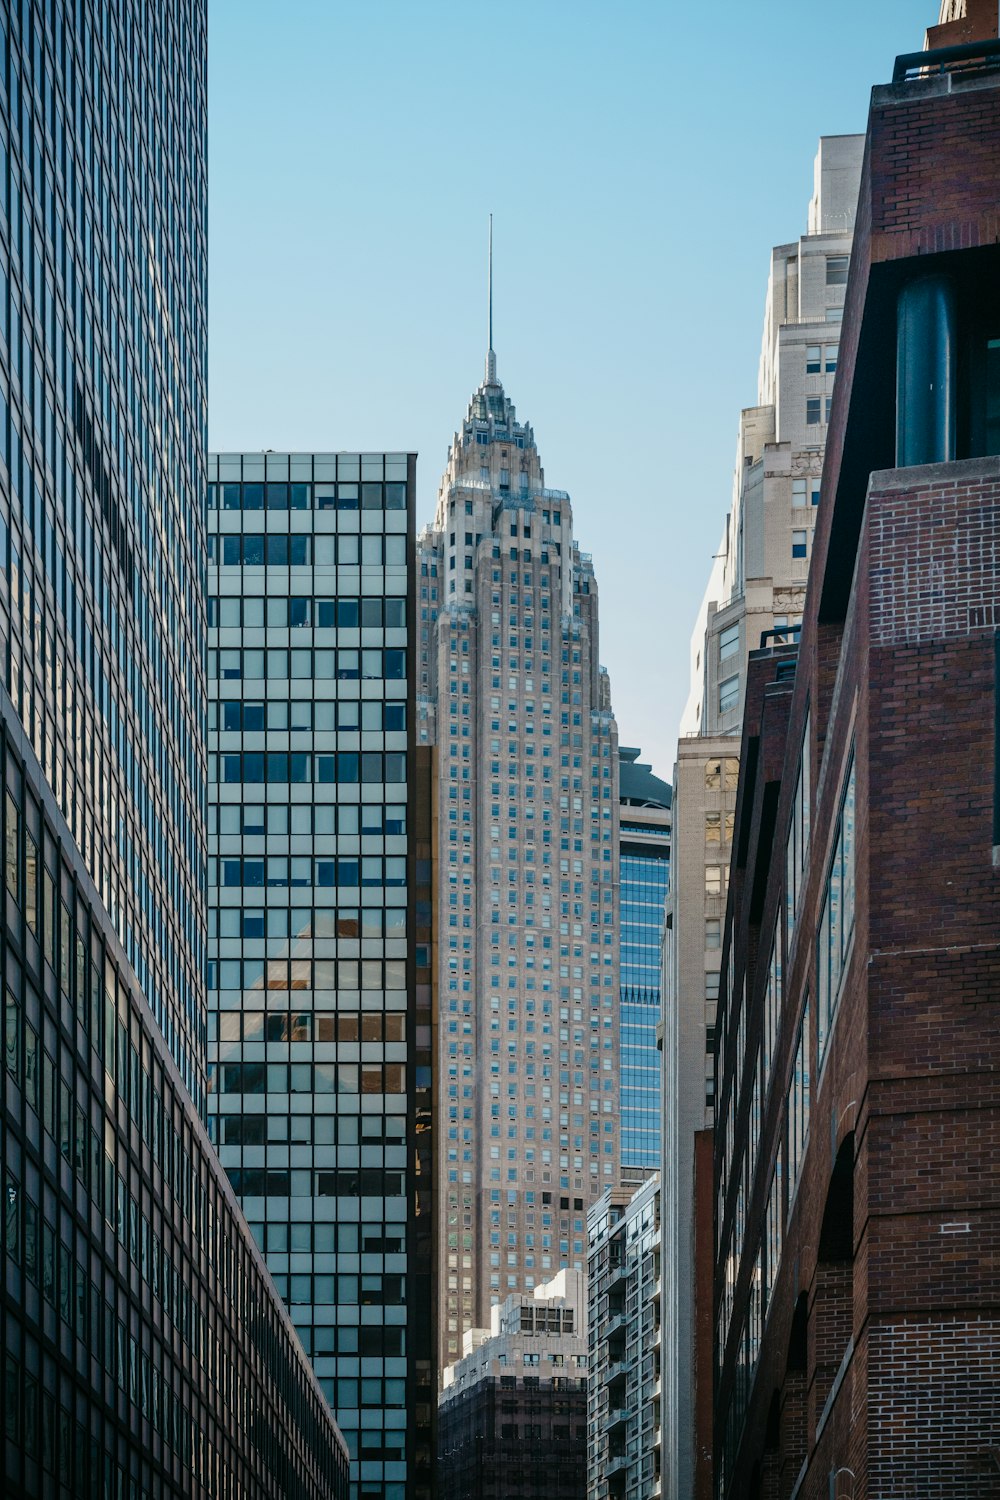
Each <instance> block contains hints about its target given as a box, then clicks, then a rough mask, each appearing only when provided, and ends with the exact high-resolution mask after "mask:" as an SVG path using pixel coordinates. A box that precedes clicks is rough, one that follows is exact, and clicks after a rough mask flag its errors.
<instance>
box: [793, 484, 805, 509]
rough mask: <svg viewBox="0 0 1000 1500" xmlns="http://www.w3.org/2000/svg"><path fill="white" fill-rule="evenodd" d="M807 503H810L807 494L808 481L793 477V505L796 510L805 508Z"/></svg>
mask: <svg viewBox="0 0 1000 1500" xmlns="http://www.w3.org/2000/svg"><path fill="white" fill-rule="evenodd" d="M807 503H808V496H807V492H806V481H805V480H804V479H793V480H792V507H793V509H795V510H801V509H803V508H804V507H805V505H806V504H807Z"/></svg>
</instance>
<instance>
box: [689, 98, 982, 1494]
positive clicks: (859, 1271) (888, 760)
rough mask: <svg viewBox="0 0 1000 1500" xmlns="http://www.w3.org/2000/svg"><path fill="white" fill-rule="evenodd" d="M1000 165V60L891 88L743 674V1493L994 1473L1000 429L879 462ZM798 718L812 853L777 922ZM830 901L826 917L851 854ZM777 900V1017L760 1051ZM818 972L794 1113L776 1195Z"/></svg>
mask: <svg viewBox="0 0 1000 1500" xmlns="http://www.w3.org/2000/svg"><path fill="white" fill-rule="evenodd" d="M945 82H947V81H945ZM963 90H964V92H963ZM959 143H960V144H959ZM958 163H960V164H961V165H960V168H959V166H958V165H957V164H958ZM998 188H1000V87H998V85H997V80H996V77H995V75H990V76H988V77H986V78H979V79H978V80H977V81H976V82H975V83H974V84H971V83H970V84H965V85H960V86H957V87H956V89H955V91H953V92H949V91H948V89H947V88H944V87H942V86H941V83H940V81H939V80H918V81H916V82H915V83H913V84H909V85H901V86H898V87H896V88H893V89H891V90H885V91H876V96H875V101H874V106H873V112H872V117H871V122H870V127H869V145H868V152H867V157H866V167H865V172H864V176H863V185H862V204H861V212H860V214H859V224H860V226H861V228H860V231H859V234H858V237H857V239H856V241H855V250H854V257H853V260H852V267H851V280H850V285H849V288H848V311H847V315H846V319H845V326H844V334H843V340H842V359H843V362H842V365H841V373H840V374H839V375H838V387H837V391H836V394H835V397H834V412H833V422H832V425H831V435H830V441H829V444H828V448H827V459H826V469H825V472H824V477H823V496H824V500H823V505H822V506H821V512H820V517H819V521H818V525H817V535H816V541H815V546H814V554H813V560H812V569H811V573H810V583H809V596H808V599H807V605H806V614H805V620H804V624H803V631H802V641H801V647H800V650H799V654H798V661H797V666H796V669H795V674H794V681H793V680H792V678H791V676H790V672H789V664H788V661H787V652H785V653H782V652H777V651H770V652H759V653H755V655H754V656H753V657H752V658H751V667H750V674H749V679H748V685H747V712H746V718H745V723H744V740H743V747H742V751H741V767H743V768H744V769H743V770H742V771H741V787H740V794H739V804H738V808H737V827H736V835H735V840H734V851H735V852H734V863H733V870H732V878H731V894H730V905H729V912H728V917H727V931H726V939H725V943H724V952H723V972H724V975H725V974H726V972H727V970H728V972H729V974H730V975H731V981H729V982H724V993H723V995H722V997H721V1000H720V1029H721V1031H722V1034H723V1039H722V1043H721V1050H720V1076H719V1080H718V1093H719V1109H718V1125H717V1130H716V1141H715V1163H716V1186H717V1195H718V1197H717V1226H716V1232H717V1237H718V1245H719V1250H718V1259H717V1264H716V1286H715V1307H716V1314H717V1325H716V1326H717V1341H718V1342H717V1357H718V1358H719V1361H720V1378H719V1383H718V1386H717V1399H716V1426H715V1455H716V1474H717V1476H718V1478H717V1489H718V1492H719V1493H720V1494H722V1495H725V1496H731V1497H740V1500H744V1497H747V1500H754V1497H761V1500H792V1497H793V1496H794V1497H796V1500H829V1497H830V1496H831V1495H833V1496H835V1497H838V1500H863V1497H864V1500H868V1497H871V1500H874V1497H876V1496H877V1497H880V1500H882V1497H884V1500H888V1497H893V1500H895V1497H899V1500H903V1497H910V1496H912V1497H914V1500H916V1497H920V1500H924V1497H930V1500H986V1497H996V1496H1000V1024H998V1023H1000V872H998V870H997V869H996V868H995V867H994V864H993V816H994V807H993V798H994V776H993V768H994V748H995V747H994V696H995V692H996V691H997V687H996V683H995V665H994V650H995V648H994V635H995V631H996V629H997V626H998V622H1000V567H998V563H1000V459H997V458H969V459H964V460H961V461H956V462H951V463H942V464H935V465H928V466H927V467H924V468H919V469H916V468H914V469H900V470H891V469H889V468H888V464H889V463H891V462H892V456H891V455H892V452H893V446H892V422H893V408H892V399H891V398H892V392H893V389H894V386H893V384H892V370H893V363H892V361H893V354H892V345H891V337H892V331H893V330H894V326H895V325H894V317H895V301H896V296H897V292H898V289H899V287H900V286H901V285H902V284H903V283H904V282H905V279H906V278H907V276H915V275H918V274H922V273H923V272H924V270H925V268H926V267H927V266H929V265H932V264H933V265H944V266H946V267H947V268H948V269H949V273H950V274H954V275H955V276H956V277H957V278H958V279H959V282H960V290H961V294H962V296H964V297H965V298H966V302H967V306H968V308H969V309H971V314H970V316H972V317H973V318H974V317H975V310H976V308H977V307H978V306H983V307H985V306H986V304H987V300H988V297H989V296H990V295H991V294H990V293H989V291H988V290H987V289H988V287H989V285H990V284H991V282H995V280H996V278H997V276H998V273H1000V259H998V258H997V250H996V247H995V244H994V242H1000V217H998V212H997V205H998V203H1000V191H998ZM990 244H994V248H993V249H992V250H991V249H987V248H986V247H987V246H988V245H990ZM976 247H978V248H976ZM943 251H948V252H949V253H948V255H947V256H942V255H940V254H939V253H938V252H943ZM963 251H964V252H965V256H964V258H963V255H962V254H961V253H958V254H956V253H955V252H963ZM931 254H934V255H935V259H934V261H933V262H932V261H931V260H930V255H931ZM888 262H892V263H893V264H892V274H891V275H889V274H888V273H887V272H886V265H887V263H888ZM963 277H967V278H968V280H967V282H962V280H961V279H962V278H963ZM977 278H981V279H982V280H981V286H982V293H981V296H980V291H979V287H980V282H979V280H977ZM969 329H970V330H971V331H973V332H974V331H975V329H974V326H973V324H969ZM887 335H888V336H889V337H890V346H889V349H888V354H887V353H886V350H885V349H884V348H883V347H882V345H883V344H884V341H885V338H886V337H887ZM963 337H964V335H963ZM962 348H963V349H964V348H965V344H964V343H963V345H962ZM873 369H874V370H875V371H876V372H877V373H878V374H879V379H878V380H877V381H874V382H873V376H872V371H873ZM886 375H888V379H889V387H888V398H887V397H886V394H885V392H884V390H883V389H882V387H883V386H884V385H885V377H886ZM965 378H967V379H971V377H965ZM876 387H877V388H878V389H877V390H876ZM873 392H874V394H873ZM887 424H888V430H887ZM887 456H888V457H887ZM874 470H878V471H879V472H873V471H874ZM807 723H808V725H809V733H808V738H807V768H808V772H809V782H810V785H811V799H810V812H811V817H810V820H809V843H808V850H809V855H808V863H807V867H806V870H805V873H804V884H803V888H802V891H801V894H800V897H799V902H798V916H797V920H796V921H795V924H794V930H793V931H792V933H791V934H790V935H789V932H788V924H787V920H786V915H785V913H786V910H787V890H786V868H787V867H786V843H787V838H788V830H789V827H790V823H791V818H792V810H793V802H794V798H795V791H796V780H797V776H798V772H799V750H800V745H801V744H802V742H803V736H804V733H805V731H806V726H807ZM852 753H853V764H854V801H853V817H850V816H849V814H848V812H847V811H844V812H843V813H842V806H843V797H844V791H845V780H846V775H847V769H848V765H849V762H850V758H851V755H852ZM848 824H849V825H850V835H851V837H852V839H853V843H852V845H851V847H852V849H853V856H852V864H853V879H852V881H851V883H850V891H851V899H852V903H853V905H852V908H851V909H853V932H852V934H851V935H849V936H848V938H847V941H846V946H845V950H844V954H843V963H842V969H841V972H840V977H839V981H838V982H837V983H836V984H835V985H834V986H833V991H834V994H833V1014H832V1020H831V1021H830V1024H829V1028H828V1040H827V1041H826V1043H825V1047H824V1048H823V1049H822V1051H821V1045H820V1037H819V1034H818V1017H817V1011H818V1010H819V1009H820V1008H821V1007H820V1005H819V1004H818V1002H819V1000H820V994H819V982H818V967H817V964H818V956H819V955H820V954H822V953H824V952H826V949H827V947H828V946H829V945H828V944H827V943H826V941H825V937H824V933H823V930H822V915H823V911H824V903H825V901H826V896H827V888H828V876H829V872H830V867H831V860H832V859H833V858H834V855H835V851H838V850H840V849H841V847H842V842H841V841H842V839H843V836H844V833H843V831H844V828H845V827H846V826H848ZM843 866H844V869H845V871H846V870H847V867H848V859H847V855H846V854H845V855H844V857H843ZM837 890H838V892H839V891H840V886H839V885H838V887H837ZM838 902H839V905H836V906H835V907H834V910H835V911H836V912H837V921H838V922H839V924H840V925H839V927H838V928H837V933H838V941H840V938H839V934H840V933H842V932H845V933H846V932H848V922H847V915H848V911H849V907H848V882H847V876H846V874H845V875H844V878H843V893H842V894H841V895H838ZM776 925H777V931H778V933H779V935H780V938H779V940H780V943H781V949H780V951H781V956H782V1002H781V1009H780V1021H779V1023H778V1025H777V1034H776V1039H775V1041H774V1044H773V1060H772V1062H771V1064H770V1067H769V1069H768V1070H767V1071H766V1074H765V1072H764V1071H763V1069H761V1072H760V1073H759V1075H758V1072H757V1070H758V1066H759V1064H758V1061H757V1059H758V1056H759V1052H760V1049H761V1048H763V1047H764V1045H765V1044H764V1042H763V1040H762V1039H763V1037H764V1034H765V1030H766V1025H765V1019H764V1016H765V1008H766V998H765V991H766V989H767V985H768V971H769V960H770V953H771V935H772V933H773V932H774V931H775V928H776ZM838 951H839V950H838ZM807 998H808V1015H809V1023H808V1032H807V1038H808V1055H809V1059H810V1066H809V1075H810V1096H811V1097H810V1115H809V1129H808V1136H807V1140H806V1145H805V1151H804V1155H803V1157H802V1161H801V1166H800V1169H799V1175H798V1179H797V1185H796V1190H795V1191H794V1194H793V1195H792V1196H791V1198H789V1171H790V1165H791V1156H790V1150H791V1147H790V1123H789V1122H790V1109H791V1106H790V1097H791V1091H792V1087H793V1081H794V1080H793V1070H794V1065H795V1052H796V1043H797V1036H798V1027H799V1022H800V1020H801V1018H802V1016H803V1013H804V1007H805V1004H806V1000H807ZM741 1011H742V1013H743V1014H742V1020H741V1018H740V1013H741ZM755 1076H759V1077H766V1087H761V1086H760V1085H759V1084H758V1087H757V1090H756V1091H755V1090H754V1086H753V1080H754V1078H755ZM758 1111H759V1125H758V1124H757V1118H758V1113H757V1112H758ZM730 1114H731V1115H732V1118H733V1124H732V1126H730V1125H729V1123H728V1120H729V1116H730ZM755 1142H756V1144H755ZM746 1160H752V1166H751V1169H750V1171H749V1173H747V1171H746V1169H745V1168H744V1166H743V1163H744V1162H745V1161H746ZM776 1163H777V1164H778V1166H779V1168H780V1174H781V1175H780V1176H779V1177H778V1178H777V1179H776V1181H777V1182H778V1187H777V1188H776V1189H774V1191H775V1192H776V1193H777V1194H778V1201H779V1202H780V1214H779V1218H780V1259H778V1260H777V1262H776V1265H774V1266H773V1268H772V1271H771V1274H770V1275H769V1274H768V1265H769V1261H768V1255H767V1249H766V1245H767V1236H768V1232H769V1226H771V1229H772V1232H773V1224H774V1216H773V1212H772V1216H771V1217H770V1218H769V1216H768V1213H767V1204H768V1197H769V1192H770V1191H771V1183H772V1171H773V1169H774V1166H775V1164H776ZM773 1201H774V1200H773V1199H772V1202H773ZM737 1228H738V1229H742V1236H741V1237H740V1236H739V1235H736V1236H735V1237H734V1230H735V1229H737ZM762 1246H763V1249H762V1250H761V1247H762ZM759 1251H760V1252H761V1258H760V1259H758V1252H759ZM771 1260H772V1261H773V1260H774V1256H773V1252H772V1256H771ZM759 1267H763V1271H761V1272H760V1274H758V1268H759ZM730 1284H731V1289H729V1290H727V1288H730ZM730 1308H731V1312H730ZM727 1313H729V1314H730V1315H729V1316H728V1317H727Z"/></svg>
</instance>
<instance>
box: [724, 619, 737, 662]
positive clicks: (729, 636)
mask: <svg viewBox="0 0 1000 1500" xmlns="http://www.w3.org/2000/svg"><path fill="white" fill-rule="evenodd" d="M739 649H740V627H739V625H728V626H727V627H726V629H725V630H724V631H723V632H722V634H721V635H720V636H719V660H720V661H726V660H727V659H728V658H729V657H730V656H735V654H736V652H737V651H738V650H739Z"/></svg>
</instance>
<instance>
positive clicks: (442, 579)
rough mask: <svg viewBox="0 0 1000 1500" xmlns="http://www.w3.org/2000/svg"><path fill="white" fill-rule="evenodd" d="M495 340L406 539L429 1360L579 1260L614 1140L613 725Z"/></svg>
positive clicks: (574, 553)
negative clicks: (431, 1172)
mask: <svg viewBox="0 0 1000 1500" xmlns="http://www.w3.org/2000/svg"><path fill="white" fill-rule="evenodd" d="M491 321H492V320H491ZM491 333H492V329H491ZM490 344H491V347H490V349H489V353H488V355H487V360H486V371H485V378H484V380H483V382H482V384H481V385H480V386H479V388H478V389H477V390H476V392H475V394H474V395H473V397H472V399H471V401H470V403H469V408H468V411H467V413H466V416H465V419H464V421H463V423H462V425H461V428H460V430H459V431H458V432H457V433H456V434H455V436H454V438H453V441H452V445H451V449H450V452H449V455H448V464H447V467H446V469H445V473H444V477H443V479H442V481H441V488H440V491H439V494H438V503H437V513H436V516H435V520H434V524H433V526H430V527H428V528H427V529H426V531H425V532H424V533H423V535H422V537H421V538H420V540H419V542H418V565H419V578H418V590H419V599H418V610H419V635H420V650H421V661H420V678H419V682H418V714H419V725H418V735H419V737H420V738H421V739H422V741H423V742H424V743H429V744H436V746H437V807H438V841H437V856H438V858H437V903H438V905H437V915H436V929H437V966H436V983H437V991H438V996H437V998H438V1026H439V1054H438V1055H439V1077H438V1087H437V1096H438V1100H439V1109H438V1127H437V1128H438V1130H439V1190H440V1200H439V1201H440V1212H441V1223H440V1237H439V1242H440V1256H441V1261H440V1295H441V1305H440V1322H441V1365H442V1366H444V1365H445V1364H447V1363H448V1362H450V1361H452V1360H454V1359H455V1358H456V1357H457V1356H458V1355H459V1354H460V1353H461V1348H462V1334H463V1332H464V1330H465V1329H467V1328H474V1327H483V1326H487V1325H488V1324H489V1316H490V1314H489V1309H490V1306H491V1304H493V1303H497V1302H500V1301H502V1300H503V1299H504V1298H505V1297H507V1296H508V1295H509V1294H510V1293H511V1292H521V1291H530V1290H531V1289H532V1288H533V1287H534V1286H536V1285H538V1284H539V1283H541V1282H543V1281H547V1280H549V1279H550V1277H551V1276H553V1275H554V1274H555V1273H556V1272H558V1271H559V1270H560V1268H561V1267H563V1266H567V1265H568V1266H572V1267H578V1268H580V1269H583V1268H585V1266H586V1249H587V1247H586V1215H587V1209H588V1207H589V1205H590V1203H591V1202H592V1201H593V1200H594V1199H595V1198H596V1197H598V1196H599V1194H600V1193H601V1192H603V1190H604V1189H605V1188H606V1187H608V1186H609V1185H611V1184H613V1183H615V1182H616V1181H617V1175H618V1161H619V1126H618V1115H617V1104H616V1101H617V1097H618V1093H617V1091H618V1059H619V1042H618V947H617V941H618V939H617V902H618V896H617V861H618V802H617V787H618V766H617V754H618V747H617V730H616V726H615V722H614V718H613V716H612V712H611V702H610V690H609V685H608V678H607V674H606V672H605V671H604V669H603V668H602V667H601V666H600V664H599V660H598V634H597V587H596V583H595V581H594V571H593V567H592V564H591V559H590V558H589V556H587V555H586V554H585V553H581V552H580V551H579V549H578V547H577V545H576V543H575V542H574V540H573V520H572V510H571V506H570V500H569V496H568V495H567V494H566V493H565V492H564V491H562V490H552V489H546V488H545V479H544V474H543V471H542V467H541V463H540V461H539V456H538V449H537V448H536V446H535V438H534V433H533V432H532V429H531V427H530V426H529V425H528V424H527V423H524V422H519V421H517V418H516V414H515V410H514V407H513V405H512V403H511V402H510V400H509V399H508V397H507V396H506V395H505V393H504V390H503V387H502V385H501V384H500V382H499V380H498V379H497V376H496V357H495V355H494V352H493V349H492V337H491V339H490Z"/></svg>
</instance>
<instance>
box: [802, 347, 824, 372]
mask: <svg viewBox="0 0 1000 1500" xmlns="http://www.w3.org/2000/svg"><path fill="white" fill-rule="evenodd" d="M822 367H823V350H822V349H821V348H820V346H819V344H810V345H809V346H808V348H807V349H806V374H807V375H818V374H819V373H820V370H821V369H822Z"/></svg>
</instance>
